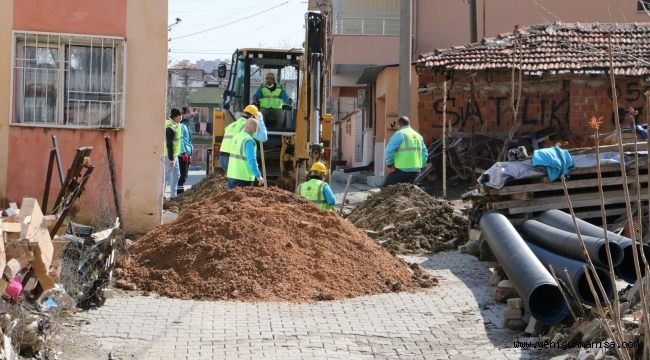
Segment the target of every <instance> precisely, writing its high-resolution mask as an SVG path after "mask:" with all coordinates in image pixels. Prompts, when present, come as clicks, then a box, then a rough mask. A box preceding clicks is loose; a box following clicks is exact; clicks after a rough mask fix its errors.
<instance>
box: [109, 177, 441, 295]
mask: <svg viewBox="0 0 650 360" xmlns="http://www.w3.org/2000/svg"><path fill="white" fill-rule="evenodd" d="M129 252H130V254H131V256H130V258H129V259H127V260H126V261H125V263H124V270H125V273H124V275H123V279H122V280H123V281H124V282H125V284H126V285H132V286H131V288H133V289H135V288H137V289H141V290H144V291H152V292H155V293H158V294H160V295H163V296H168V297H173V298H183V299H212V300H213V299H237V300H247V301H258V300H264V301H267V300H270V301H278V300H289V301H298V302H303V301H313V300H331V299H340V298H347V297H354V296H359V295H366V294H374V293H384V292H391V291H399V290H410V289H416V288H419V287H429V286H432V285H434V284H435V283H436V279H433V278H430V277H429V275H427V274H424V273H423V272H421V271H419V269H417V266H415V268H416V270H415V271H414V270H412V269H410V268H409V266H407V265H406V264H405V263H404V262H403V261H402V260H400V259H398V258H396V257H395V256H393V255H391V254H390V253H389V252H387V251H386V250H384V249H383V248H382V247H381V246H378V245H377V244H376V243H375V242H373V241H372V240H371V239H370V238H368V237H367V236H366V235H365V234H364V233H363V232H362V231H360V230H358V229H356V228H355V227H354V226H353V225H352V224H350V223H348V222H346V221H345V220H343V219H341V218H340V217H338V216H337V215H336V214H334V213H332V212H324V211H322V210H319V209H317V208H315V207H314V206H313V205H312V204H310V203H309V202H308V201H307V200H305V199H303V198H301V197H299V196H297V195H295V194H293V193H290V192H287V191H284V190H281V189H278V188H238V189H235V190H232V191H229V192H227V193H225V194H222V195H219V196H215V197H212V198H208V199H206V200H204V201H201V202H198V203H196V204H194V205H193V206H190V207H189V208H187V209H186V210H185V211H184V212H183V213H181V215H180V217H179V218H178V219H177V220H176V221H175V222H172V223H169V224H165V225H161V226H159V227H158V228H156V229H154V230H152V231H151V232H149V233H147V234H146V235H144V236H143V237H141V238H140V239H139V240H138V241H136V242H135V243H134V244H133V245H132V246H131V247H130V248H129ZM412 267H413V266H412ZM120 272H121V271H120Z"/></svg>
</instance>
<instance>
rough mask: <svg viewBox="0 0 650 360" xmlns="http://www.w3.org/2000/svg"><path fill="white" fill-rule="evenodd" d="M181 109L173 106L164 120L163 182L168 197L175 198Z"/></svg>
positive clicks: (178, 170)
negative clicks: (164, 155)
mask: <svg viewBox="0 0 650 360" xmlns="http://www.w3.org/2000/svg"><path fill="white" fill-rule="evenodd" d="M180 122H181V111H180V110H178V109H176V108H174V109H172V110H171V111H170V113H169V118H167V119H166V120H165V150H166V151H165V153H166V156H167V161H166V164H165V184H166V185H169V197H170V198H171V199H175V198H176V195H177V192H176V190H177V185H178V179H179V178H180V174H181V173H180V169H179V167H178V156H179V155H180V154H181V125H180Z"/></svg>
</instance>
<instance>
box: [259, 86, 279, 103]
mask: <svg viewBox="0 0 650 360" xmlns="http://www.w3.org/2000/svg"><path fill="white" fill-rule="evenodd" d="M261 88H262V97H261V98H260V107H261V108H265V109H282V98H280V95H281V94H282V85H280V84H275V90H273V91H271V89H269V88H268V87H266V84H262V86H261Z"/></svg>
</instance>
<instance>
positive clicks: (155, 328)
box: [79, 252, 545, 359]
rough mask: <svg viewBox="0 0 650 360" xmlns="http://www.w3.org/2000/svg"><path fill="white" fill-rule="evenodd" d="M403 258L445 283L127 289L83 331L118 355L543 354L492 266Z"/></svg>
mask: <svg viewBox="0 0 650 360" xmlns="http://www.w3.org/2000/svg"><path fill="white" fill-rule="evenodd" d="M406 260H407V261H417V262H419V263H421V264H422V266H424V267H425V268H426V269H427V270H428V271H429V272H430V273H431V274H432V275H434V276H436V277H438V278H439V281H440V282H439V285H438V286H437V287H435V288H432V289H428V290H424V291H418V292H415V293H399V294H382V295H374V296H365V297H360V298H355V299H348V300H342V301H327V302H318V303H312V304H289V303H242V302H225V301H211V302H208V301H187V300H175V299H166V298H159V297H154V296H146V297H145V296H130V295H121V296H118V297H115V298H111V299H109V300H108V301H107V303H106V305H105V306H104V307H102V308H100V309H97V310H92V311H89V312H85V313H82V314H80V315H79V317H81V318H82V319H84V320H86V321H85V325H84V326H83V327H82V329H81V330H82V333H84V334H87V335H91V336H92V337H94V338H95V339H96V341H97V343H98V346H99V348H100V350H101V351H100V353H101V352H103V353H104V354H105V356H106V357H103V358H108V354H109V352H110V353H111V355H112V358H113V359H120V358H121V359H529V358H545V356H544V357H542V356H541V355H542V354H540V353H537V354H535V353H532V352H531V353H523V352H522V351H521V350H520V349H514V348H512V343H513V340H514V336H515V334H514V333H513V332H511V331H509V330H506V329H502V325H503V324H502V320H501V313H502V311H503V307H504V305H501V304H496V303H494V301H493V297H492V293H491V291H492V290H491V287H490V285H489V282H488V279H489V275H490V271H489V269H488V265H489V263H484V262H479V261H478V260H477V259H476V258H474V257H472V256H469V255H464V254H459V253H457V252H444V253H439V254H436V255H433V256H431V257H429V258H422V257H408V258H406ZM89 356H90V355H89ZM96 356H97V355H96V354H95V355H93V356H92V357H89V358H96Z"/></svg>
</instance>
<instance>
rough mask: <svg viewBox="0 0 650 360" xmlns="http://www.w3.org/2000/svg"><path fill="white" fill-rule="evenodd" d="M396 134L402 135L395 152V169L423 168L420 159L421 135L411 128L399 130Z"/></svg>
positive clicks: (422, 143)
mask: <svg viewBox="0 0 650 360" xmlns="http://www.w3.org/2000/svg"><path fill="white" fill-rule="evenodd" d="M398 133H401V134H402V136H403V140H402V143H401V144H400V145H399V148H397V151H396V152H395V164H394V165H395V168H396V169H421V168H422V167H424V159H422V148H423V147H424V140H423V139H422V135H420V134H418V133H417V131H415V130H413V129H412V128H411V127H407V128H404V129H401V130H400V131H398Z"/></svg>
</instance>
